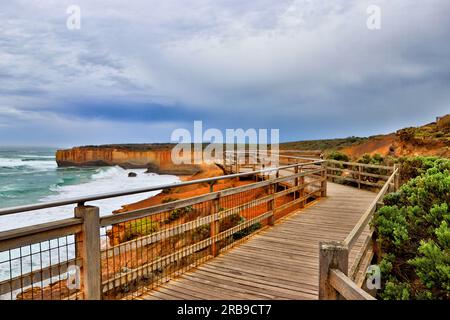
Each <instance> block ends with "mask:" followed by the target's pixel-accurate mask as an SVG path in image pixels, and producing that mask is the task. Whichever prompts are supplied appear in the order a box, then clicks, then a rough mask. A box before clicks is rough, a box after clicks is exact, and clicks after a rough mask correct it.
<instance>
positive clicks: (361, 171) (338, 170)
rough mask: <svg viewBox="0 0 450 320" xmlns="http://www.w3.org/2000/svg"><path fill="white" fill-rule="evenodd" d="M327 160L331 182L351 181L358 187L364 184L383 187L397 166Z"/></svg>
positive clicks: (328, 175)
mask: <svg viewBox="0 0 450 320" xmlns="http://www.w3.org/2000/svg"><path fill="white" fill-rule="evenodd" d="M326 161H327V177H328V179H329V180H330V181H331V182H337V183H351V184H354V185H356V186H358V188H361V187H362V186H368V187H372V188H381V187H382V186H383V185H384V184H385V182H386V181H387V180H388V179H389V177H390V176H391V174H392V172H393V171H394V169H395V166H393V167H390V166H386V165H377V164H366V163H359V162H348V161H337V160H330V159H328V160H326Z"/></svg>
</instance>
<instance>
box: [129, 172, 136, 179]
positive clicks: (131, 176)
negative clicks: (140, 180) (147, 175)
mask: <svg viewBox="0 0 450 320" xmlns="http://www.w3.org/2000/svg"><path fill="white" fill-rule="evenodd" d="M128 177H129V178H134V177H137V173H136V172H130V173H129V174H128Z"/></svg>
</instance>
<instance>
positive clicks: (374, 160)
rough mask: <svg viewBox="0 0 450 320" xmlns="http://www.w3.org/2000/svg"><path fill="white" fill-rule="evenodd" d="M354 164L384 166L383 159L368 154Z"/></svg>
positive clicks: (379, 156)
mask: <svg viewBox="0 0 450 320" xmlns="http://www.w3.org/2000/svg"><path fill="white" fill-rule="evenodd" d="M356 162H358V163H365V164H378V165H382V164H384V158H383V157H382V156H381V155H380V154H378V153H376V154H374V155H373V156H371V155H370V154H365V155H363V156H362V157H361V158H359V159H358V160H357V161H356Z"/></svg>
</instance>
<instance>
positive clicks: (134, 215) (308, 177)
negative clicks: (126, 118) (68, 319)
mask: <svg viewBox="0 0 450 320" xmlns="http://www.w3.org/2000/svg"><path fill="white" fill-rule="evenodd" d="M293 162H294V163H293V164H289V165H286V166H280V167H277V168H267V169H258V170H253V171H250V172H244V173H235V174H230V175H226V176H220V177H215V178H208V179H201V180H195V181H187V182H181V183H177V184H170V185H162V186H157V187H152V188H144V189H136V190H127V191H123V192H116V193H108V194H101V195H93V196H90V197H83V198H76V199H67V200H64V201H57V202H50V203H40V204H36V205H31V206H21V207H15V208H7V209H2V210H0V216H1V215H7V214H17V213H23V212H27V211H32V210H37V209H46V208H52V207H60V206H63V205H71V204H73V205H76V207H75V208H74V217H73V218H68V219H65V220H59V221H55V222H50V223H45V224H39V225H33V226H30V227H26V228H19V229H14V230H10V231H6V232H0V267H5V266H6V267H8V268H9V270H10V272H9V276H8V277H7V278H6V279H0V297H2V298H3V299H16V298H17V299H91V300H92V299H117V298H130V297H131V298H132V297H134V296H136V295H139V294H141V293H142V292H143V291H144V290H147V289H149V288H150V289H151V288H154V287H157V286H159V285H160V284H162V283H164V282H166V281H167V280H169V279H171V278H173V277H176V276H178V275H180V274H182V273H184V272H186V271H187V270H189V269H190V268H192V267H195V266H197V265H199V264H201V263H203V262H204V261H205V260H207V259H210V258H213V257H214V256H216V255H217V254H219V253H220V252H223V251H225V250H227V249H229V248H230V247H231V246H233V245H235V244H236V243H239V242H241V241H243V240H244V239H246V238H248V237H249V236H251V235H252V234H254V233H255V232H258V231H259V230H262V229H264V228H270V226H272V225H274V223H275V221H276V220H278V219H280V218H281V217H283V216H285V215H286V214H289V213H290V212H292V211H294V210H297V209H298V208H302V207H304V206H305V205H306V203H307V202H308V201H311V200H314V199H317V198H320V197H321V196H325V195H326V168H325V167H324V166H323V161H322V160H315V161H308V162H307V163H299V161H296V160H295V161H293ZM251 178H255V179H256V181H251V180H250V181H247V182H246V183H245V184H242V183H241V184H239V183H236V186H235V187H231V188H228V189H221V187H220V181H236V182H237V180H238V179H251ZM187 186H195V187H196V188H204V187H205V186H206V188H209V192H208V193H206V194H202V195H199V196H195V197H191V198H188V199H180V200H174V199H166V200H168V201H167V203H163V204H158V205H154V206H151V207H147V208H144V209H139V210H134V211H129V212H126V213H119V214H111V215H106V216H100V210H99V208H98V207H94V206H89V205H87V204H86V203H87V202H90V201H94V200H100V199H110V198H114V197H119V196H125V195H131V194H141V193H148V192H151V191H157V190H162V193H164V192H165V191H164V190H168V189H172V188H179V187H187ZM208 186H209V187H208ZM23 266H26V268H24V267H23Z"/></svg>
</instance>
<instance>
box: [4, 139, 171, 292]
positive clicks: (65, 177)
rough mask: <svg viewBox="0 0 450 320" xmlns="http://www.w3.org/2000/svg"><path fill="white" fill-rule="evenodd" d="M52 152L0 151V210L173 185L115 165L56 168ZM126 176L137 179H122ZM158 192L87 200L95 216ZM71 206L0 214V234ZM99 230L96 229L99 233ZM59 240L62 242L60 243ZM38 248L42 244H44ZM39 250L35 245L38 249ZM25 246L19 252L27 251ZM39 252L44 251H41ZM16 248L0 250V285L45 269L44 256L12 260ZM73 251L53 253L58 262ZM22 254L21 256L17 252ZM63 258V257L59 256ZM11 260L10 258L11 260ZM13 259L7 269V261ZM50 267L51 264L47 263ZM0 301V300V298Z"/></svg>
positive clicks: (63, 213)
mask: <svg viewBox="0 0 450 320" xmlns="http://www.w3.org/2000/svg"><path fill="white" fill-rule="evenodd" d="M55 151H56V148H35V147H33V148H24V147H15V148H12V147H0V208H7V207H13V206H19V205H27V204H35V203H40V202H47V201H55V200H60V199H66V198H73V197H78V196H87V195H93V194H98V193H104V192H113V191H120V190H128V189H134V188H143V187H152V186H157V185H161V184H169V183H176V182H179V181H180V180H179V178H178V177H176V176H171V175H157V174H155V173H145V171H146V170H145V169H133V170H125V169H123V168H121V167H118V166H114V167H100V168H98V167H92V168H78V167H67V168H58V166H57V164H56V161H55ZM129 172H135V173H137V177H133V178H130V177H128V173H129ZM158 193H159V192H158V191H155V192H149V193H143V194H138V195H131V196H124V197H118V198H113V199H105V200H98V201H92V202H89V203H88V204H89V205H95V206H98V207H99V208H100V215H101V216H104V215H109V214H111V213H112V211H114V210H116V209H120V208H121V207H122V205H124V204H129V203H133V202H137V201H140V200H143V199H146V198H148V197H150V196H153V195H156V194H158ZM73 210H74V205H68V206H62V207H57V208H50V209H42V210H36V211H31V212H25V213H20V214H13V215H6V216H0V232H1V231H5V230H10V229H15V228H21V227H25V226H29V225H34V224H39V223H45V222H50V221H55V220H59V219H65V218H71V217H73ZM104 232H105V230H102V233H104ZM62 240H64V239H62ZM42 245H45V246H47V245H48V243H43V244H41V247H42ZM38 246H39V245H38ZM32 247H33V246H31V248H30V247H29V246H28V247H26V248H22V250H31V251H33V248H32ZM41 249H45V248H41ZM16 251H17V250H11V251H10V252H9V253H8V252H0V282H1V281H2V280H6V279H8V278H10V277H14V276H17V275H19V274H20V273H26V272H29V271H31V270H35V269H36V268H39V266H46V265H49V263H50V262H51V261H50V260H51V259H50V258H49V257H39V256H38V258H37V259H36V258H35V259H34V260H33V261H31V260H30V261H28V260H25V259H17V257H18V256H19V255H20V253H19V252H16ZM73 253H74V252H73V250H72V249H71V250H70V252H67V253H59V254H58V253H56V254H54V255H53V256H55V257H58V256H59V259H62V260H65V259H70V258H71V257H72V256H73ZM22 254H23V253H22ZM62 254H66V256H65V257H64V256H62V257H61V255H62ZM14 256H16V260H14ZM11 258H12V259H13V263H12V265H10V263H9V262H8V261H9V260H10V259H11ZM52 263H54V262H52ZM1 298H2V297H1V296H0V299H1Z"/></svg>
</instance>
